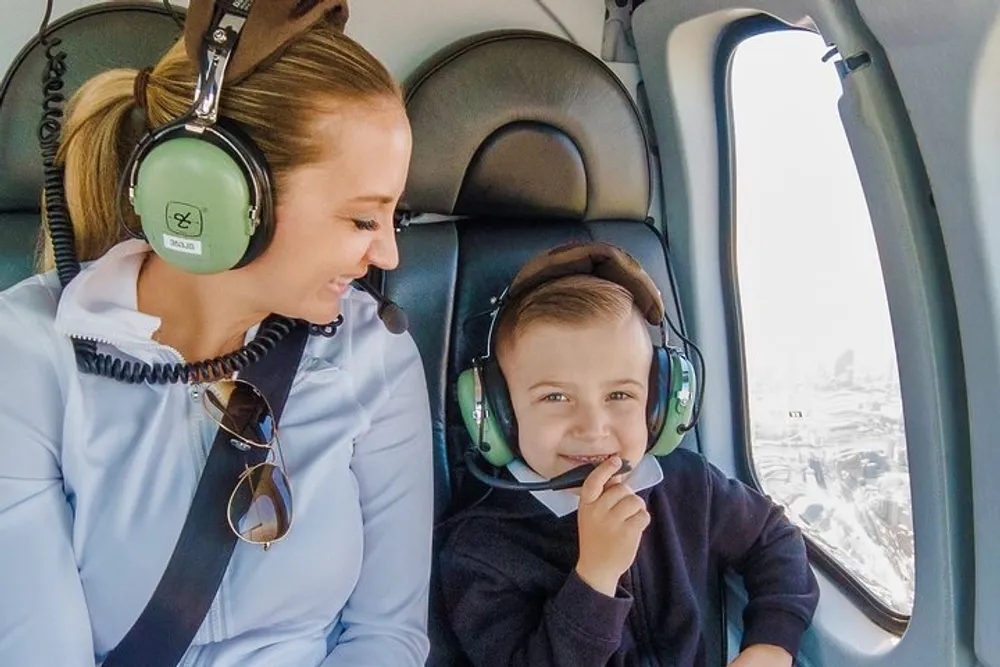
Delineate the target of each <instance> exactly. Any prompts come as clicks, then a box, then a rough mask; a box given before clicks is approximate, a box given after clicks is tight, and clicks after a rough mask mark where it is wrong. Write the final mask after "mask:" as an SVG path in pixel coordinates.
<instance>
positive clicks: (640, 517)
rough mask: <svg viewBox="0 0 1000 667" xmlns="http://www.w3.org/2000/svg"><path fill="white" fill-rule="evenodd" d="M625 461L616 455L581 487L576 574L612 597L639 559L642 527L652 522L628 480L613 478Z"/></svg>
mask: <svg viewBox="0 0 1000 667" xmlns="http://www.w3.org/2000/svg"><path fill="white" fill-rule="evenodd" d="M621 463H622V461H621V459H620V458H619V457H617V456H612V457H611V458H609V459H607V460H605V461H604V462H603V463H601V465H599V466H597V468H595V469H594V471H593V472H592V473H590V475H589V476H588V477H587V480H586V481H585V482H584V483H583V487H582V488H581V489H580V509H579V511H578V513H577V514H578V516H577V522H578V524H579V528H580V557H579V559H578V560H577V562H576V574H577V576H579V577H580V579H582V580H583V581H584V582H585V583H586V584H587V585H588V586H590V587H591V588H593V589H594V590H596V591H598V592H600V593H604V594H605V595H607V596H609V597H614V595H615V589H616V588H617V586H618V579H619V578H620V577H621V576H622V574H623V573H624V572H625V570H627V569H628V568H629V566H630V565H632V561H633V560H635V554H636V551H638V550H639V540H640V539H641V538H642V531H644V530H645V529H646V526H648V525H649V513H648V512H647V511H646V503H645V502H643V500H642V498H640V497H639V496H637V495H635V492H634V491H632V489H630V488H629V487H628V486H626V485H625V484H621V483H618V482H612V481H611V478H612V477H614V476H615V474H616V473H618V470H619V468H620V467H621ZM609 482H610V483H609Z"/></svg>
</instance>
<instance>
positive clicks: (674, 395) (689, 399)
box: [649, 348, 697, 456]
mask: <svg viewBox="0 0 1000 667" xmlns="http://www.w3.org/2000/svg"><path fill="white" fill-rule="evenodd" d="M666 351H667V355H668V358H669V363H668V364H667V367H668V369H669V370H667V369H664V370H665V371H666V372H668V373H669V376H670V377H669V390H668V392H667V406H666V414H665V415H664V418H663V429H662V430H661V431H660V434H659V436H658V437H657V438H656V442H655V443H653V446H652V447H651V448H650V450H649V453H650V454H652V455H653V456H666V455H667V454H669V453H670V452H672V451H674V450H675V449H677V447H678V446H679V445H680V444H681V441H682V440H683V439H684V433H682V432H678V428H679V427H681V426H686V425H687V424H690V423H691V415H692V414H693V412H694V403H695V390H696V388H697V387H696V386H695V383H696V382H697V380H696V377H695V373H694V365H693V364H692V363H691V361H690V360H689V359H688V358H687V356H685V355H684V354H683V353H682V352H681V351H680V350H677V349H674V348H666Z"/></svg>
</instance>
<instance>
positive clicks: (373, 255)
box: [368, 225, 399, 271]
mask: <svg viewBox="0 0 1000 667" xmlns="http://www.w3.org/2000/svg"><path fill="white" fill-rule="evenodd" d="M368 262H369V263H370V264H374V265H375V266H377V267H378V268H380V269H382V270H383V271H392V270H393V269H395V268H396V267H397V266H399V248H398V247H397V246H396V229H395V227H393V226H392V225H382V229H380V230H379V234H378V236H376V237H375V238H374V239H373V240H372V243H371V245H370V246H368Z"/></svg>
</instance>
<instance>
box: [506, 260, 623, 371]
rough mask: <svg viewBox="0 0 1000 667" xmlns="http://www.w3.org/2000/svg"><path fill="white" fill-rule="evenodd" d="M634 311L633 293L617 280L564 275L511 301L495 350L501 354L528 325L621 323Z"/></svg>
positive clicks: (583, 275) (582, 275)
mask: <svg viewBox="0 0 1000 667" xmlns="http://www.w3.org/2000/svg"><path fill="white" fill-rule="evenodd" d="M633 313H635V314H636V315H639V317H640V318H641V317H642V315H641V313H639V310H638V308H637V307H636V304H635V299H634V298H633V296H632V293H631V292H629V291H628V290H627V289H625V288H624V287H622V286H621V285H619V284H618V283H615V282H612V281H610V280H605V279H604V278H598V277H597V276H594V275H590V274H576V275H569V276H563V277H561V278H557V279H555V280H552V281H549V282H546V283H543V284H541V285H539V286H538V287H536V288H534V289H529V290H528V291H527V292H525V293H523V294H519V295H517V296H516V297H514V298H513V299H512V300H511V301H510V302H508V303H507V304H506V305H505V306H504V308H503V312H501V313H500V319H499V320H498V322H497V327H496V332H495V334H494V335H495V336H496V340H495V342H494V343H495V350H496V352H497V354H498V355H502V354H503V353H504V352H505V351H506V350H509V349H510V346H511V345H512V344H513V343H514V342H515V341H516V340H517V337H518V336H519V335H520V334H521V333H522V332H523V331H524V330H525V329H526V328H528V327H530V326H531V325H533V324H537V323H539V322H546V323H549V324H577V325H579V324H592V323H594V322H595V321H598V320H605V321H612V322H620V321H622V320H623V319H625V318H626V317H628V316H629V315H632V314H633Z"/></svg>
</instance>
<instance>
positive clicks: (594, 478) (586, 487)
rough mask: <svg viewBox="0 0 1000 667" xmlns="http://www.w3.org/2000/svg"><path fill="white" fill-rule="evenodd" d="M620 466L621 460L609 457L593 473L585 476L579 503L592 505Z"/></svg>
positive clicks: (616, 457)
mask: <svg viewBox="0 0 1000 667" xmlns="http://www.w3.org/2000/svg"><path fill="white" fill-rule="evenodd" d="M621 464H622V460H621V458H619V457H618V456H611V457H609V458H607V459H605V460H604V461H602V462H601V465H599V466H597V467H596V468H594V471H593V472H592V473H590V474H589V475H587V479H586V480H584V482H583V486H582V487H581V488H580V502H584V503H592V502H594V501H595V500H597V499H598V498H600V497H601V493H602V492H603V491H604V486H605V485H606V484H607V483H608V482H609V481H610V480H611V478H612V477H614V476H615V473H616V472H618V469H619V468H620V467H621Z"/></svg>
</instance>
